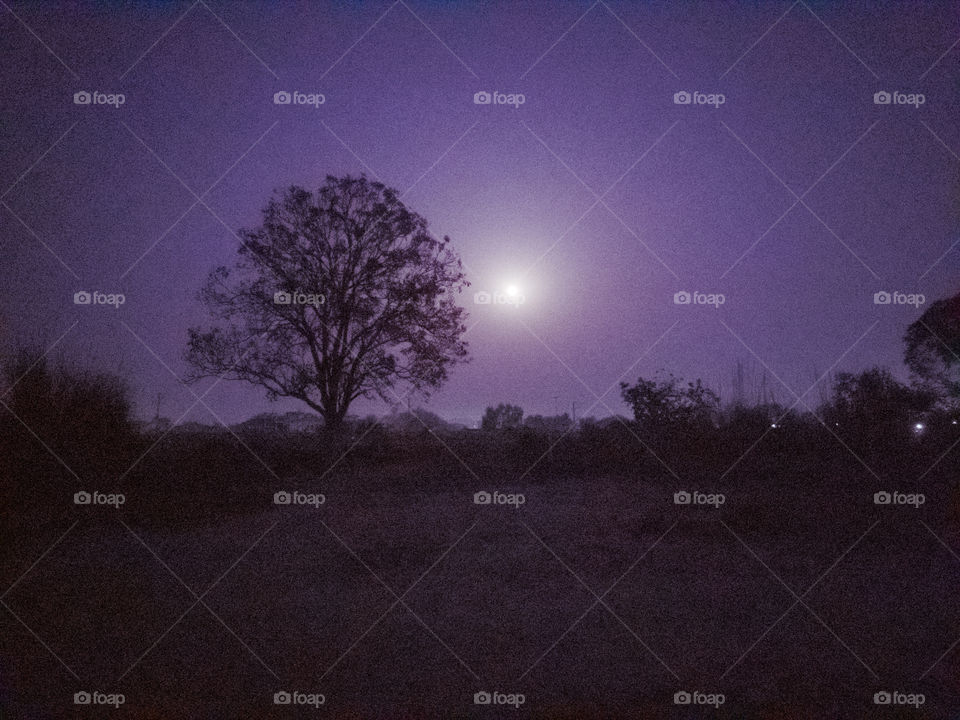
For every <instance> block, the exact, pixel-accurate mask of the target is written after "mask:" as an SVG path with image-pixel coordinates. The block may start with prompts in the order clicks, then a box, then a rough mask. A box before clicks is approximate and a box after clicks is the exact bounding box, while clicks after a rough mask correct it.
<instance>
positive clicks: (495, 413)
mask: <svg viewBox="0 0 960 720" xmlns="http://www.w3.org/2000/svg"><path fill="white" fill-rule="evenodd" d="M522 422H523V408H521V407H519V406H517V405H507V404H504V403H500V404H499V405H497V406H496V407H495V408H494V407H488V408H487V409H486V411H485V412H484V413H483V419H482V420H481V421H480V428H481V429H482V430H510V429H513V428H517V427H520V424H521V423H522Z"/></svg>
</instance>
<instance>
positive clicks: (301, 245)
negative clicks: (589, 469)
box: [186, 176, 469, 427]
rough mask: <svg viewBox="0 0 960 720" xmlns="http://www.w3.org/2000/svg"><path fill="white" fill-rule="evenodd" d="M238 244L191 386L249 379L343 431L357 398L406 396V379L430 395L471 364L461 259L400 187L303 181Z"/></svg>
mask: <svg viewBox="0 0 960 720" xmlns="http://www.w3.org/2000/svg"><path fill="white" fill-rule="evenodd" d="M241 237H242V239H243V245H242V246H241V248H240V249H239V256H238V259H237V262H236V263H235V266H234V267H233V268H232V269H231V268H227V267H223V266H221V267H218V268H216V269H215V270H213V272H211V273H210V276H209V278H208V280H207V284H206V285H205V287H204V288H203V290H202V291H201V293H200V298H201V300H202V301H203V302H204V304H205V305H206V306H207V307H208V309H209V310H210V312H211V315H212V316H213V317H214V319H215V323H214V327H212V328H211V329H209V330H201V329H198V328H191V329H190V338H189V345H188V348H187V352H186V359H187V361H188V362H189V363H190V365H191V366H192V368H193V371H192V374H191V379H193V380H197V379H199V378H202V377H209V376H217V377H223V378H227V379H235V380H244V381H246V382H249V383H252V384H255V385H258V386H262V387H263V388H265V389H266V391H267V396H268V398H269V399H271V400H276V399H277V398H280V397H291V398H296V399H298V400H301V401H303V402H304V403H306V404H307V405H308V406H309V407H311V408H312V409H314V410H316V411H317V412H319V413H320V414H321V415H322V416H323V418H324V422H325V424H326V425H327V426H329V427H336V426H338V425H340V424H341V422H342V421H343V418H344V416H345V415H346V413H347V409H348V408H349V407H350V404H351V403H352V402H353V401H354V400H356V399H357V398H359V397H361V396H363V397H379V398H382V399H386V400H390V399H393V400H396V397H395V396H394V397H392V398H391V397H390V396H389V395H388V393H389V392H390V390H391V388H393V387H394V385H395V384H397V383H405V384H407V385H408V386H409V387H410V389H411V390H412V391H419V392H421V393H423V394H426V393H427V392H428V391H429V390H430V389H431V388H435V387H438V386H439V385H440V384H441V383H442V382H443V381H444V380H446V378H447V370H448V368H449V367H450V366H452V365H453V364H455V363H457V362H463V361H465V360H466V356H467V347H466V343H465V342H464V341H463V340H462V339H461V336H462V334H463V333H464V331H465V328H464V325H463V321H464V319H465V312H464V310H463V308H461V307H459V306H458V305H457V304H456V302H455V300H456V296H457V295H458V294H460V293H461V292H462V291H463V289H464V288H465V287H467V286H468V285H469V283H468V282H467V281H466V279H465V277H464V274H463V268H462V265H461V263H460V259H459V257H458V256H457V255H456V253H454V251H453V250H452V249H451V248H450V245H449V243H450V239H449V238H447V237H444V238H443V240H437V239H436V238H434V237H432V236H431V235H430V234H429V233H428V232H427V222H426V220H424V219H423V218H422V217H420V216H419V215H417V214H416V213H413V212H411V211H410V210H408V209H407V208H406V207H405V206H404V204H403V203H402V202H401V201H400V200H399V198H398V197H397V194H396V192H395V191H394V190H392V189H390V188H387V187H385V186H384V185H383V184H381V183H378V182H371V181H368V180H367V179H366V178H365V177H360V178H352V177H349V176H347V177H343V178H336V177H332V176H328V177H327V179H326V181H325V182H324V184H323V185H322V186H321V187H320V188H319V190H318V191H317V192H316V193H311V192H310V191H308V190H306V189H304V188H302V187H296V186H293V187H290V188H288V189H287V190H286V191H284V192H283V193H280V194H278V195H276V196H275V197H274V198H272V199H271V200H270V201H269V203H268V204H267V206H266V208H264V210H263V223H262V225H261V226H260V227H259V228H257V229H255V230H243V231H241ZM394 392H396V391H394Z"/></svg>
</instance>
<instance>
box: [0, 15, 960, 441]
mask: <svg viewBox="0 0 960 720" xmlns="http://www.w3.org/2000/svg"><path fill="white" fill-rule="evenodd" d="M958 21H960V5H957V4H956V3H954V2H945V3H903V4H884V5H883V6H879V5H877V4H876V3H873V2H863V3H808V4H804V3H796V4H791V3H789V2H784V3H756V4H754V3H747V2H742V3H718V2H710V3H701V4H693V3H683V2H664V3H642V4H639V3H619V2H598V3H596V4H591V3H590V2H582V3H563V4H557V3H521V2H512V1H511V2H504V3H500V4H497V3H470V4H466V3H464V4H460V3H442V4H441V3H425V2H398V3H395V4H392V5H391V4H390V3H363V4H359V3H358V4H355V5H350V6H345V5H344V4H338V6H337V7H333V4H329V5H328V4H317V3H281V4H277V5H273V6H271V7H260V6H258V5H254V4H252V3H230V2H219V1H216V0H209V1H208V2H198V3H196V4H193V5H191V4H190V3H189V2H186V3H175V4H170V5H167V4H163V5H160V4H157V5H156V6H150V5H147V4H143V5H140V6H136V5H134V6H133V7H128V8H124V9H120V8H119V7H118V8H116V9H113V10H110V9H99V10H94V9H91V8H90V7H87V6H86V5H80V4H77V3H64V4H62V6H61V7H60V8H59V9H57V8H55V7H53V6H52V5H50V4H47V3H7V4H2V3H0V43H2V44H3V57H4V59H5V62H4V63H3V65H2V68H0V74H2V77H0V153H2V163H0V199H2V201H3V203H4V204H2V205H0V273H2V283H3V294H2V305H0V332H2V335H0V342H2V343H3V345H4V347H5V348H8V347H10V346H11V345H13V344H16V343H24V342H34V343H38V344H41V345H42V346H43V347H49V346H50V345H51V344H52V343H54V341H56V340H57V338H59V337H61V335H63V334H64V333H65V332H66V335H64V336H63V338H62V340H61V341H60V343H59V344H58V345H57V347H56V348H55V350H54V351H53V353H52V355H53V356H57V355H60V354H62V356H63V357H65V358H68V359H71V360H75V361H78V362H80V363H82V364H84V365H90V366H96V367H102V368H105V369H109V370H112V371H118V372H120V373H121V374H123V375H124V376H126V377H127V378H128V379H129V380H130V382H131V384H132V386H133V389H134V391H135V398H136V400H137V403H138V412H139V413H140V414H141V415H142V416H150V415H152V414H153V411H154V403H155V399H156V394H157V393H158V392H160V393H162V395H163V400H162V403H161V413H162V414H163V415H165V416H168V417H172V418H178V417H180V416H181V415H182V414H183V413H184V412H185V411H186V410H187V408H189V407H190V406H191V405H192V404H193V403H194V402H195V398H194V397H193V396H192V395H191V393H190V392H189V391H188V390H186V389H184V388H183V387H182V386H181V385H180V384H179V383H178V381H177V380H176V379H175V378H174V377H173V375H171V374H170V373H169V372H168V371H167V370H166V369H165V368H164V366H163V364H161V362H160V360H162V362H163V363H165V364H166V365H167V366H169V368H170V369H171V370H172V371H173V372H174V373H176V374H177V375H181V376H182V375H183V373H184V372H185V370H186V368H185V366H184V364H183V362H182V360H181V353H182V351H183V348H184V345H185V342H186V330H187V328H188V327H189V326H190V325H196V324H201V323H204V322H205V312H204V309H203V308H202V306H201V305H200V303H199V301H198V300H197V298H196V293H197V290H198V289H199V287H200V285H201V283H202V282H203V279H204V277H205V276H206V274H207V272H208V271H209V270H210V269H211V268H212V267H213V266H215V265H218V264H224V263H230V262H232V260H233V258H234V256H235V252H236V248H237V245H238V242H237V239H236V237H235V236H234V235H233V234H232V232H231V230H234V231H235V230H237V229H239V228H240V227H244V226H252V225H254V224H256V223H257V222H258V220H259V212H260V210H261V208H262V206H263V205H264V203H265V201H266V199H267V198H268V197H269V195H270V193H271V192H272V191H273V190H274V189H275V188H278V187H283V186H286V185H289V184H303V185H306V186H312V187H315V186H316V185H317V184H318V183H319V182H320V181H322V179H323V178H324V176H326V175H327V174H335V175H337V174H346V173H351V174H359V173H361V172H365V173H366V174H367V175H368V176H371V177H376V178H378V179H381V180H382V181H383V182H385V183H387V184H388V185H390V186H393V187H395V188H397V189H398V190H400V191H402V192H404V195H403V199H404V201H405V202H406V203H407V204H408V206H409V207H411V208H412V209H413V210H415V211H417V212H419V213H421V214H422V215H424V216H425V217H426V218H427V220H428V221H429V222H430V225H431V229H432V231H433V232H434V233H435V234H437V235H449V236H450V237H451V238H452V240H453V243H454V246H455V248H456V249H457V250H458V251H459V252H460V254H461V256H462V258H463V261H464V263H465V265H466V268H467V272H468V277H469V279H470V281H471V282H472V283H473V287H472V288H470V291H471V292H470V294H469V295H467V296H465V297H464V299H463V302H464V303H465V304H466V305H467V306H468V309H469V312H470V317H469V320H468V323H467V324H468V327H469V328H470V329H469V332H468V334H467V336H466V339H467V340H468V341H469V343H470V349H471V354H472V357H473V360H472V362H471V363H470V364H469V365H466V366H463V367H459V368H455V369H454V370H453V372H452V375H451V378H450V381H449V382H448V384H447V385H446V386H445V387H444V388H443V389H442V390H441V391H440V392H439V393H437V394H436V395H435V396H434V397H433V398H432V399H431V401H430V402H429V403H428V405H427V406H428V407H429V408H430V409H432V410H434V411H436V412H438V413H440V414H441V415H443V416H445V417H448V418H454V419H464V420H465V419H470V418H473V419H475V418H477V417H479V415H480V413H481V412H482V410H483V407H484V406H486V405H488V404H494V403H496V402H501V401H506V402H515V403H519V404H520V405H522V406H523V407H524V408H525V410H526V411H527V412H528V413H553V412H554V410H555V408H556V407H557V405H558V404H559V405H560V406H562V407H563V408H564V409H569V407H570V404H571V403H572V402H574V401H575V402H576V403H577V408H578V414H579V413H583V412H585V411H587V409H588V408H589V407H590V406H591V405H593V404H594V403H596V396H601V398H602V400H603V404H597V405H595V406H594V407H593V408H592V409H590V410H589V414H593V415H597V416H602V415H606V414H609V413H610V412H611V411H613V412H624V410H625V407H624V406H623V405H622V403H621V402H620V400H619V394H618V391H617V389H616V383H617V382H618V381H619V380H620V379H627V380H630V381H635V380H636V378H637V376H638V375H645V376H648V375H650V374H652V373H653V372H654V371H656V370H657V369H658V368H667V369H669V370H671V371H673V372H674V373H676V374H678V375H681V376H683V377H687V378H693V377H697V376H699V377H702V378H703V379H704V380H705V381H707V382H708V383H709V384H711V385H713V386H714V387H720V389H721V390H723V392H724V394H725V396H726V397H729V393H730V378H731V376H732V373H733V368H734V365H735V363H736V362H737V360H742V361H744V362H745V363H746V365H747V366H748V368H749V372H748V374H752V375H753V377H755V378H759V376H760V374H761V373H763V372H764V367H765V366H766V367H767V368H768V370H767V374H768V386H769V387H770V389H772V390H773V391H774V392H775V393H776V395H777V398H778V399H779V400H781V401H785V402H787V404H790V403H792V402H793V400H794V397H793V396H792V395H791V394H790V392H789V391H788V390H787V389H786V388H784V387H783V385H781V384H780V383H779V382H778V381H777V380H776V379H774V377H773V374H775V375H776V376H778V377H779V378H780V380H782V381H783V382H784V383H786V385H787V386H789V387H790V388H791V389H792V390H794V391H796V392H797V393H802V392H804V391H805V390H807V388H809V387H810V386H811V385H812V384H813V383H814V381H815V380H816V379H817V377H818V376H819V375H820V374H822V373H824V372H826V371H827V370H828V369H829V368H831V367H832V366H834V364H835V363H837V361H838V360H839V364H837V365H836V366H835V369H856V368H861V367H865V366H869V365H872V364H877V363H879V364H884V365H888V366H890V367H892V368H893V369H895V370H896V371H897V372H898V373H902V372H903V368H902V364H901V355H902V342H901V337H902V335H903V332H904V330H905V329H906V327H907V325H908V324H909V323H910V322H911V321H912V320H913V319H914V318H916V317H917V316H918V314H919V312H922V310H923V307H922V306H921V307H920V308H919V309H917V308H915V307H911V306H909V305H902V306H894V305H875V304H874V302H873V294H874V293H875V292H876V291H878V290H888V291H895V290H897V291H901V292H904V293H923V294H924V295H925V296H926V298H927V302H928V303H929V302H931V301H932V300H933V299H936V298H940V297H944V296H946V295H952V294H953V293H955V292H957V291H958V289H960V288H958V286H957V282H956V278H957V271H958V269H960V247H958V248H954V247H953V245H954V243H955V242H957V241H958V239H960V232H958V215H957V208H958V199H960V183H958V176H960V157H958V154H960V123H958V118H960V101H958V97H960V93H958V89H960V45H956V46H955V43H956V42H957V39H958V36H960V22H958ZM81 90H87V91H93V90H98V91H100V92H104V93H122V94H123V95H124V96H125V102H124V104H123V105H122V106H120V107H117V108H115V107H111V106H102V105H101V106H94V105H77V104H74V101H73V95H74V93H76V92H78V91H81ZM280 90H287V91H294V90H297V91H300V92H304V93H322V94H323V95H324V97H325V102H324V104H323V105H321V106H320V107H318V108H314V107H310V106H293V105H276V104H274V102H273V95H274V93H275V92H277V91H280ZM483 90H486V91H494V90H497V91H500V92H502V93H523V95H524V96H525V103H524V104H523V105H522V106H521V107H519V108H514V107H510V106H504V105H478V104H475V103H474V101H473V96H474V93H476V92H478V91H483ZM682 90H685V91H689V92H693V91H698V92H702V93H722V94H723V95H724V96H725V103H724V104H723V105H722V106H720V107H719V108H714V107H711V106H709V105H700V106H695V105H681V104H675V103H674V93H677V92H678V91H682ZM881 90H886V91H890V92H893V91H899V92H902V93H922V94H923V95H924V96H925V102H924V103H923V105H922V106H920V107H919V108H917V107H913V106H911V105H893V104H891V105H877V104H875V103H874V97H873V96H874V93H876V92H877V91H881ZM197 196H199V197H200V198H201V201H200V202H197ZM599 198H602V199H599ZM798 198H800V200H799V202H798ZM598 199H599V200H598ZM191 206H192V207H191ZM791 206H793V207H792V209H791ZM778 219H779V220H778ZM511 282H513V283H516V284H517V285H518V286H519V287H520V289H521V291H522V292H523V294H524V296H525V300H526V302H525V303H524V304H523V305H521V306H519V307H507V306H493V305H476V304H474V302H473V295H472V293H473V292H474V291H478V290H489V291H495V290H502V289H503V288H504V287H505V286H506V285H507V284H508V283H511ZM83 289H86V290H100V291H103V292H122V293H124V294H125V296H126V303H125V304H124V305H123V307H121V308H120V309H117V310H115V309H113V308H108V307H91V306H77V305H74V304H73V293H74V292H76V291H77V290H83ZM680 290H687V291H694V290H697V291H701V292H704V293H722V294H723V295H724V296H725V300H726V301H725V303H724V304H723V306H722V307H720V308H719V309H715V308H712V307H709V306H703V307H695V306H692V305H676V304H674V293H676V292H678V291H680ZM68 329H69V331H68ZM865 333H866V335H864V334H865ZM138 338H139V339H138ZM152 353H156V355H157V356H158V357H159V358H160V360H158V358H157V357H154V355H153V354H152ZM624 373H626V374H624ZM208 385H209V383H203V384H200V385H198V386H195V387H193V388H192V389H193V391H194V392H196V393H198V394H200V393H202V392H203V391H204V390H206V389H207V386H208ZM555 398H556V399H555ZM818 398H819V391H818V390H817V389H814V390H812V391H811V392H810V394H808V395H807V396H806V397H805V400H807V402H809V403H810V404H815V403H816V401H817V400H818ZM204 402H205V403H206V404H207V405H209V407H210V408H211V409H212V410H213V412H214V413H215V414H216V415H217V416H218V417H219V418H221V419H222V420H224V421H227V422H233V421H237V420H240V419H243V418H245V417H247V416H250V415H252V414H255V413H256V412H261V411H264V410H276V411H283V410H288V409H300V406H299V404H298V403H296V402H294V401H288V402H282V403H279V404H270V403H267V401H266V400H265V399H264V398H263V395H262V393H261V392H259V391H258V390H256V389H254V388H251V387H249V386H246V385H243V384H239V383H233V382H222V383H219V384H218V385H217V386H216V387H214V388H213V389H212V390H211V391H210V393H209V395H207V396H205V397H204ZM415 402H417V404H420V403H419V402H418V401H415ZM801 407H802V406H801ZM304 409H305V408H304ZM384 409H385V407H384V405H383V404H381V403H358V404H356V405H355V406H354V408H353V411H354V412H355V413H357V414H364V413H366V412H377V413H379V412H383V411H384ZM186 419H194V420H199V421H201V422H214V418H213V416H212V415H211V412H210V411H208V410H207V409H205V408H203V406H202V405H198V406H197V407H195V408H194V410H193V411H192V412H191V413H190V414H189V415H188V416H187V418H186Z"/></svg>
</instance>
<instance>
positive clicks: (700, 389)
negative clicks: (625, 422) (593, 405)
mask: <svg viewBox="0 0 960 720" xmlns="http://www.w3.org/2000/svg"><path fill="white" fill-rule="evenodd" d="M620 393H621V395H622V397H623V400H624V402H626V403H627V405H629V406H630V408H631V409H632V410H633V418H634V420H635V421H636V422H637V424H638V425H639V426H640V428H641V429H642V430H644V431H651V432H653V431H657V430H659V429H663V428H669V427H677V426H697V425H700V426H703V425H706V424H709V423H711V422H712V420H713V416H714V415H715V413H716V412H717V407H718V405H719V398H718V397H717V394H716V393H714V392H713V391H712V390H710V389H709V388H707V387H705V386H704V385H703V383H702V382H701V381H700V380H699V379H698V380H696V381H695V382H688V383H687V384H686V385H684V384H683V381H682V380H680V379H679V378H677V377H675V376H674V375H673V374H668V375H666V376H658V377H656V378H654V379H645V378H639V379H638V380H637V384H636V385H629V384H627V383H625V382H623V383H620Z"/></svg>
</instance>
